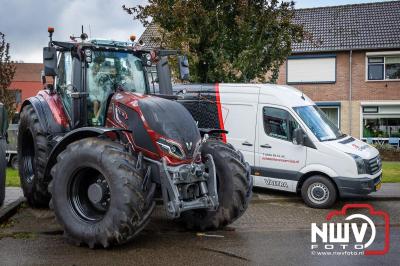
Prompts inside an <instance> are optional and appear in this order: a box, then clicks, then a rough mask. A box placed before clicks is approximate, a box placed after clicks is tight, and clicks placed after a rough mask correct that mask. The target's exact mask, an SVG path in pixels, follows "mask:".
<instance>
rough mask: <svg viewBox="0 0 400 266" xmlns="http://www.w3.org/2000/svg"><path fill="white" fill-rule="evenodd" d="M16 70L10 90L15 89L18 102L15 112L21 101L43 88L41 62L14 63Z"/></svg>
mask: <svg viewBox="0 0 400 266" xmlns="http://www.w3.org/2000/svg"><path fill="white" fill-rule="evenodd" d="M15 66H16V71H15V75H14V78H13V81H12V83H11V85H10V88H9V89H10V90H14V91H15V95H16V99H17V103H19V104H18V108H17V112H19V108H20V107H21V103H22V102H23V101H24V100H25V99H27V98H29V97H32V96H35V95H36V94H37V93H38V91H39V90H41V89H42V88H43V84H42V81H41V72H42V70H43V64H37V63H16V64H15Z"/></svg>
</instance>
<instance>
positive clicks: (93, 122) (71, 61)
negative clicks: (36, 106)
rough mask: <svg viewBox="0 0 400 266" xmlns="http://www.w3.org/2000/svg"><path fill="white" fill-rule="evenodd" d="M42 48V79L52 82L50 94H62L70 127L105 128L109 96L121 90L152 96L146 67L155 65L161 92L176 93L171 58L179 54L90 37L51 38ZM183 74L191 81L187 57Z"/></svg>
mask: <svg viewBox="0 0 400 266" xmlns="http://www.w3.org/2000/svg"><path fill="white" fill-rule="evenodd" d="M53 32H54V29H52V28H49V34H50V35H49V36H50V42H49V45H48V47H45V48H44V49H43V61H44V65H45V68H44V76H52V77H53V78H54V84H53V86H50V90H51V91H53V92H57V93H58V94H59V95H60V98H61V101H62V104H63V105H64V109H65V111H66V112H67V115H68V117H69V120H70V122H71V123H70V124H71V128H72V129H73V128H78V127H82V126H104V125H105V116H106V112H107V106H108V103H109V99H110V96H112V95H113V94H114V93H115V92H118V91H128V92H133V93H138V94H149V93H150V85H149V81H148V70H147V69H148V68H150V67H152V66H154V65H156V69H157V76H158V78H157V82H158V84H159V89H160V93H161V94H169V95H171V94H172V85H171V75H170V69H169V66H168V62H167V57H168V56H171V55H178V54H179V52H178V51H175V50H146V49H142V46H141V45H140V44H138V43H136V42H135V37H134V36H131V41H130V42H121V41H113V40H87V35H86V34H85V33H82V34H81V36H80V37H78V38H77V37H73V36H72V37H71V39H72V40H73V41H72V42H59V41H53V40H52V34H53ZM76 39H80V42H78V41H77V40H76ZM178 62H179V70H180V72H181V76H182V77H183V78H188V73H189V72H188V64H187V59H186V57H185V56H179V57H178Z"/></svg>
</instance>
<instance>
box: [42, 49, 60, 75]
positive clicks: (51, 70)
mask: <svg viewBox="0 0 400 266" xmlns="http://www.w3.org/2000/svg"><path fill="white" fill-rule="evenodd" d="M43 64H44V75H45V76H52V77H55V76H57V50H56V48H54V47H44V48H43Z"/></svg>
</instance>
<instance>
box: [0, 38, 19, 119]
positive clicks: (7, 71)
mask: <svg viewBox="0 0 400 266" xmlns="http://www.w3.org/2000/svg"><path fill="white" fill-rule="evenodd" d="M9 50H10V44H9V43H7V42H6V40H5V35H4V34H3V33H1V32H0V102H1V103H3V104H4V105H5V107H6V109H7V113H8V117H9V118H11V117H13V115H14V113H15V109H16V105H15V94H14V92H13V91H12V90H9V89H8V88H9V87H10V85H11V82H12V80H13V78H14V74H15V65H14V64H13V63H12V62H11V61H10V58H11V57H10V55H9Z"/></svg>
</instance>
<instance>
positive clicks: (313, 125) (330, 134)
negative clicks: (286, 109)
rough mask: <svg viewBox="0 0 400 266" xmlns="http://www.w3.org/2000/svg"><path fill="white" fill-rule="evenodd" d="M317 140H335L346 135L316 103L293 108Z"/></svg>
mask: <svg viewBox="0 0 400 266" xmlns="http://www.w3.org/2000/svg"><path fill="white" fill-rule="evenodd" d="M293 109H294V110H295V112H296V113H297V114H298V115H299V116H300V118H301V119H302V120H303V121H304V123H305V124H306V125H307V127H308V128H309V129H310V130H311V131H312V133H313V134H314V135H315V136H316V137H317V138H318V139H319V141H328V140H335V139H339V138H342V137H344V136H346V135H345V134H343V133H342V132H341V131H340V129H338V128H337V126H336V125H335V124H334V123H332V122H331V121H330V120H329V118H328V117H327V116H326V114H325V113H324V112H323V111H321V109H319V108H318V106H316V105H309V106H299V107H294V108H293Z"/></svg>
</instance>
